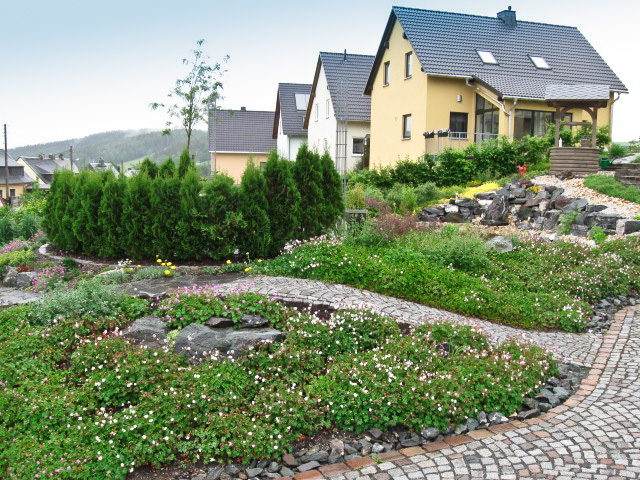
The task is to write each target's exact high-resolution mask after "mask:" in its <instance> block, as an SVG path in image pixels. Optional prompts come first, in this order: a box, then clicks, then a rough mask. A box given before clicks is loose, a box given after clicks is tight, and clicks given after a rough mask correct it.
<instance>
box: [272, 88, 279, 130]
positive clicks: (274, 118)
mask: <svg viewBox="0 0 640 480" xmlns="http://www.w3.org/2000/svg"><path fill="white" fill-rule="evenodd" d="M279 122H280V91H279V90H278V95H277V96H276V111H275V114H274V116H273V135H272V137H271V138H278V123H279Z"/></svg>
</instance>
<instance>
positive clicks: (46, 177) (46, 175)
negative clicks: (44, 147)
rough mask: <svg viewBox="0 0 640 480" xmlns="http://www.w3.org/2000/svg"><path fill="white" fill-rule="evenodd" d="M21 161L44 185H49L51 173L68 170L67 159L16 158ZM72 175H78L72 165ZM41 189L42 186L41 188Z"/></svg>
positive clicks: (75, 166)
mask: <svg viewBox="0 0 640 480" xmlns="http://www.w3.org/2000/svg"><path fill="white" fill-rule="evenodd" d="M20 159H22V160H23V161H24V162H25V163H26V164H27V165H29V167H31V168H32V169H33V171H34V172H35V173H36V175H37V176H38V177H39V178H41V179H42V181H43V182H45V183H51V180H52V178H53V173H54V172H55V171H56V170H61V169H63V168H67V169H68V168H69V167H68V166H69V163H70V162H69V159H68V158H64V159H60V158H59V157H55V158H53V159H51V158H49V157H44V158H40V157H22V156H21V157H18V160H20ZM73 171H74V173H78V166H77V165H76V164H75V163H74V164H73ZM41 187H42V186H41Z"/></svg>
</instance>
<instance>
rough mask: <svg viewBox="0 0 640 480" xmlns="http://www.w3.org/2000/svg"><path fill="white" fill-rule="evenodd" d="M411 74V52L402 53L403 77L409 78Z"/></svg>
mask: <svg viewBox="0 0 640 480" xmlns="http://www.w3.org/2000/svg"><path fill="white" fill-rule="evenodd" d="M412 75H413V52H407V53H405V54H404V79H405V80H406V79H408V78H411V76H412Z"/></svg>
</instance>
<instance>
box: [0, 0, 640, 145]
mask: <svg viewBox="0 0 640 480" xmlns="http://www.w3.org/2000/svg"><path fill="white" fill-rule="evenodd" d="M394 4H395V5H401V6H407V7H417V8H426V9H432V10H446V11H451V12H459V13H469V14H475V15H484V16H495V15H496V13H497V12H498V11H500V10H504V9H505V8H506V7H507V6H508V5H511V6H512V8H513V9H514V10H516V12H517V13H516V14H517V18H518V19H522V20H528V21H535V22H545V23H553V24H561V25H571V26H575V27H578V29H579V30H580V31H581V32H582V34H583V35H584V36H585V37H586V38H587V40H589V42H591V44H592V45H593V46H594V48H595V49H596V50H597V51H598V53H600V55H601V56H602V57H603V58H604V59H605V61H606V62H607V63H608V64H609V66H610V67H611V68H612V69H613V71H614V72H615V73H616V74H617V75H618V77H619V78H620V79H621V80H622V81H623V83H625V85H626V86H627V88H628V89H629V91H630V92H631V93H630V94H628V95H623V96H622V98H621V99H620V100H619V101H618V102H617V103H616V104H615V106H614V128H613V139H614V141H629V140H632V139H636V138H638V137H639V136H640V122H639V121H638V117H637V115H638V112H640V62H638V61H637V58H636V52H635V47H636V46H637V45H638V29H637V14H638V13H640V8H639V7H638V4H637V3H636V0H609V1H607V2H603V1H602V0H597V1H595V0H583V1H580V2H560V1H557V0H537V1H535V2H534V1H530V0H528V1H524V0H510V1H509V0H504V1H494V0H488V1H485V2H477V1H468V0H449V1H447V2H441V1H440V2H435V1H426V0H423V1H416V0H404V1H402V0H396V1H385V0H367V1H351V0H323V1H318V2H302V1H299V0H298V1H278V0H272V1H270V2H264V1H246V0H244V1H243V0H235V1H228V0H226V1H218V0H181V1H179V2H178V1H175V0H172V1H166V0H152V1H150V0H128V1H122V0H109V1H101V2H97V1H95V0H81V1H70V0H57V1H51V0H46V1H44V0H21V1H12V2H9V0H0V15H1V16H2V19H3V22H2V27H1V28H0V59H2V61H1V67H0V69H1V71H2V73H1V74H0V124H7V131H8V146H9V150H11V149H12V148H15V147H18V146H23V145H28V144H36V143H44V142H49V141H57V140H64V139H70V138H79V137H83V136H85V135H90V134H92V133H99V132H104V131H109V130H129V129H162V128H164V125H165V122H166V121H167V120H168V117H167V115H166V114H165V112H163V111H161V110H157V111H152V110H151V109H150V108H149V104H150V103H152V102H163V101H165V100H166V95H167V93H169V91H170V90H171V88H172V87H173V86H174V84H175V81H176V79H177V78H181V77H183V76H184V75H185V73H186V70H185V67H184V66H183V64H182V59H183V58H184V57H187V56H189V55H190V52H191V50H193V48H194V47H195V44H196V41H197V40H199V39H205V40H206V43H205V44H204V47H203V49H204V52H205V53H206V54H207V55H208V56H209V57H210V61H211V62H212V63H214V62H217V61H221V60H222V58H223V57H225V56H226V55H229V57H230V60H229V62H228V63H227V64H226V65H225V68H226V72H225V73H224V75H223V76H222V77H221V81H222V83H223V90H222V95H223V97H224V98H223V99H222V100H221V102H220V104H221V105H222V106H223V107H224V108H230V109H237V108H240V107H242V106H244V107H246V108H247V109H249V110H270V111H273V110H274V109H275V101H276V91H277V86H278V82H292V83H312V81H313V74H314V71H315V66H316V62H317V58H318V52H320V51H337V52H342V51H343V50H344V49H347V51H348V52H350V53H361V54H371V55H374V54H375V53H376V50H377V47H378V44H379V42H380V38H381V36H382V33H383V30H384V27H385V25H386V22H387V19H388V17H389V13H390V11H391V7H392V5H394ZM198 128H201V129H205V128H206V125H205V124H200V125H199V126H198Z"/></svg>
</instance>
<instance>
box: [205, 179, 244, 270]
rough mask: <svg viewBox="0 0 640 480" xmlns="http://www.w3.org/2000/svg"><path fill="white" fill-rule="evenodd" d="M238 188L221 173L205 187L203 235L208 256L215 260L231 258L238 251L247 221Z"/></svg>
mask: <svg viewBox="0 0 640 480" xmlns="http://www.w3.org/2000/svg"><path fill="white" fill-rule="evenodd" d="M238 198H239V189H238V188H237V187H235V186H234V182H233V179H232V178H231V177H229V176H227V175H224V174H221V173H218V174H217V175H216V176H214V177H212V178H211V179H209V180H208V181H207V183H206V184H205V186H204V197H203V203H204V205H203V216H204V219H205V220H204V221H203V222H202V223H201V224H200V229H201V235H202V236H203V239H204V242H205V244H206V248H207V254H208V255H209V256H210V257H211V258H213V259H214V260H224V259H226V258H229V257H230V256H231V255H232V254H233V251H234V250H235V249H236V244H237V238H238V235H239V234H240V233H241V232H242V231H244V228H245V222H244V220H243V218H242V213H240V207H239V201H238Z"/></svg>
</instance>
